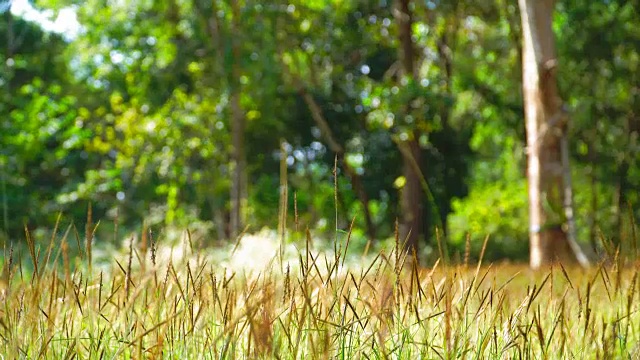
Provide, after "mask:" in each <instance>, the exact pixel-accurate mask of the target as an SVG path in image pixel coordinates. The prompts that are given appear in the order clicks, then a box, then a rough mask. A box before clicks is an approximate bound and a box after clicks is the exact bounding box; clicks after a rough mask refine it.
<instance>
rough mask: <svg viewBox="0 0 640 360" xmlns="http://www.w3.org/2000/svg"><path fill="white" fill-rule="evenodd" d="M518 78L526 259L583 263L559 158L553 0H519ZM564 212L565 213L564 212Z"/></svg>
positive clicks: (563, 123) (536, 263) (562, 130)
mask: <svg viewBox="0 0 640 360" xmlns="http://www.w3.org/2000/svg"><path fill="white" fill-rule="evenodd" d="M519 5H520V12H521V18H522V32H523V59H522V81H523V95H524V104H525V119H526V130H527V146H528V169H527V176H528V182H529V232H530V235H529V237H530V240H529V241H530V265H531V267H532V268H540V267H541V266H543V265H545V264H549V263H553V262H556V261H561V262H565V261H573V260H576V259H577V260H579V261H580V262H581V263H584V261H585V258H584V255H582V254H581V252H580V250H579V247H577V244H576V243H575V239H572V238H570V237H569V236H568V230H569V229H567V227H568V225H569V224H570V223H571V221H572V219H571V218H570V216H571V210H570V206H571V191H570V189H571V184H570V183H568V181H569V180H568V177H567V176H566V173H567V172H568V171H569V169H568V168H567V167H568V162H567V161H566V156H565V160H564V161H563V155H564V154H563V147H564V151H568V150H567V149H566V143H564V144H563V142H565V141H566V136H567V135H566V131H567V122H568V114H567V113H566V111H565V110H564V108H563V101H562V99H561V98H560V96H559V94H558V88H557V83H556V72H557V65H558V61H557V59H556V53H555V44H554V35H553V30H552V15H553V10H554V5H555V0H540V1H537V0H520V1H519ZM563 209H564V211H563ZM567 214H568V215H569V216H567Z"/></svg>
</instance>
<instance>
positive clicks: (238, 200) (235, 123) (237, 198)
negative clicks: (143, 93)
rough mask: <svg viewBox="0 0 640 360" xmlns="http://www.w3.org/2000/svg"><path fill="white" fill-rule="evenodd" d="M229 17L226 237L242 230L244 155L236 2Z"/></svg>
mask: <svg viewBox="0 0 640 360" xmlns="http://www.w3.org/2000/svg"><path fill="white" fill-rule="evenodd" d="M231 3H232V12H233V18H232V20H231V34H233V35H231V36H230V39H231V51H232V55H233V59H234V60H233V65H232V68H231V76H232V78H231V84H230V85H231V99H230V103H231V104H230V105H231V167H230V168H231V171H232V174H231V214H230V219H229V221H230V224H229V225H230V235H231V237H235V236H237V235H238V234H239V233H240V231H241V230H242V227H243V223H244V219H243V214H244V211H243V207H244V206H245V202H246V201H245V198H246V193H247V192H246V183H247V181H246V179H247V178H246V174H245V173H246V155H245V149H244V131H245V118H244V113H243V111H242V106H241V104H240V95H241V84H240V76H241V73H240V65H239V62H240V44H239V40H238V35H239V34H240V29H239V21H240V9H239V4H238V2H237V1H232V2H231Z"/></svg>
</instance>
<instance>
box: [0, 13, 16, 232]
mask: <svg viewBox="0 0 640 360" xmlns="http://www.w3.org/2000/svg"><path fill="white" fill-rule="evenodd" d="M4 16H5V21H6V22H7V44H6V49H5V64H4V66H6V67H7V69H6V71H5V79H6V85H5V91H6V95H5V98H4V101H6V102H7V104H9V106H11V96H12V91H13V90H12V86H11V85H12V81H13V74H14V72H13V66H14V65H13V63H12V61H13V60H11V61H9V59H12V58H13V52H14V50H15V49H14V46H15V44H14V40H15V36H14V32H13V14H11V3H9V8H8V9H7V10H6V12H5V15H4ZM8 168H9V164H3V168H2V169H0V170H1V172H2V174H1V175H0V176H1V177H2V179H0V184H1V185H2V229H3V231H4V232H5V233H6V235H7V236H8V234H9V201H8V199H7V178H8V176H7V174H8V173H9V171H8ZM0 235H1V234H0Z"/></svg>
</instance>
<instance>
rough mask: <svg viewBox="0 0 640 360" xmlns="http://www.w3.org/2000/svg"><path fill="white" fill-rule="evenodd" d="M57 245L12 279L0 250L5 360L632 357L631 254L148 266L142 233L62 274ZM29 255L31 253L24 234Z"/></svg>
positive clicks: (318, 257) (302, 257)
mask: <svg viewBox="0 0 640 360" xmlns="http://www.w3.org/2000/svg"><path fill="white" fill-rule="evenodd" d="M52 242H53V240H52ZM149 243H150V244H151V245H150V246H148V244H149ZM65 244H66V241H65V240H62V241H61V247H60V249H61V250H60V251H61V253H62V257H63V260H64V261H63V262H62V264H63V265H61V267H62V269H58V268H57V267H56V266H55V265H53V264H56V263H58V262H50V263H42V264H37V260H34V261H33V262H34V264H33V269H34V273H33V274H32V275H26V274H25V273H24V272H23V271H22V266H21V264H20V263H19V262H18V263H16V262H15V261H13V263H11V262H12V259H13V257H12V256H10V257H9V258H8V259H6V262H5V267H4V271H3V275H2V277H1V279H2V282H0V285H2V286H1V287H2V288H1V289H0V290H2V291H1V293H0V297H1V298H2V307H1V308H0V353H2V354H3V356H4V358H5V359H13V358H25V359H40V358H42V359H72V358H78V359H160V358H171V359H191V358H193V359H201V358H205V359H214V358H215V359H227V358H229V359H236V358H237V359H243V358H251V359H254V358H269V359H271V358H275V359H316V358H320V359H325V358H345V359H347V358H348V359H352V358H353V359H388V358H394V359H398V358H403V359H404V358H406V359H414V358H429V359H438V358H443V359H445V358H446V359H452V358H465V359H466V358H482V359H485V358H500V359H503V358H504V359H513V358H525V359H544V358H549V359H558V358H578V359H591V358H594V359H612V358H620V359H629V358H631V359H638V357H639V356H640V346H639V344H640V313H639V310H640V299H639V296H638V288H639V287H640V283H639V282H640V280H639V279H638V271H639V269H640V264H638V263H636V264H634V265H628V266H622V265H621V263H614V264H613V265H605V264H604V263H603V264H599V265H598V266H596V267H594V268H592V269H590V270H582V269H578V268H576V269H565V268H563V267H561V266H555V267H552V268H549V269H547V270H546V271H539V272H532V271H530V270H528V268H526V267H524V266H516V265H493V266H492V265H489V266H480V265H478V266H465V265H459V266H443V265H442V264H439V263H437V264H436V265H435V266H434V267H433V268H430V269H422V268H418V267H417V266H414V264H415V262H413V261H412V258H411V257H407V256H406V255H405V254H403V253H402V252H400V251H397V246H396V249H394V250H392V251H391V252H390V253H388V254H387V253H384V252H381V253H379V254H378V255H377V256H375V257H373V258H368V259H367V260H365V262H364V263H360V264H356V263H353V262H352V261H351V262H350V261H346V262H345V261H344V259H345V256H344V252H346V247H347V245H345V249H341V247H340V246H336V249H338V250H337V252H336V253H335V254H332V255H324V254H322V253H317V252H313V251H311V250H310V249H309V242H307V244H306V245H302V247H303V248H304V249H303V250H300V253H299V256H298V259H297V261H295V262H293V261H292V262H288V263H287V262H286V261H283V260H278V259H274V261H273V262H272V263H271V264H269V265H268V266H266V267H265V268H264V269H263V270H262V271H257V272H255V271H254V272H243V271H236V272H233V271H230V270H229V269H226V268H222V267H220V266H217V265H216V264H214V263H212V261H211V260H207V257H206V256H203V255H200V254H198V253H197V252H196V253H192V254H191V256H188V257H185V258H184V260H182V261H179V262H172V261H170V262H168V263H164V264H159V263H156V251H157V248H156V245H155V239H147V238H145V239H144V241H142V244H141V245H140V246H138V247H134V246H130V247H129V251H128V254H126V256H125V257H124V259H114V260H113V261H112V262H113V263H112V266H111V267H110V270H108V271H105V270H99V269H98V268H96V267H94V269H93V270H91V269H89V268H87V270H86V271H72V270H71V269H70V267H69V261H70V260H69V259H68V257H69V256H68V254H67V250H65V249H66V247H65ZM48 249H51V245H49V246H48ZM29 252H30V254H31V255H32V259H38V258H39V256H38V253H39V251H37V250H36V249H35V245H34V244H33V241H31V240H30V243H29ZM47 253H50V250H48V252H47ZM46 258H47V259H48V258H49V255H47V256H46ZM86 258H88V256H86V255H85V259H86ZM36 269H37V270H36Z"/></svg>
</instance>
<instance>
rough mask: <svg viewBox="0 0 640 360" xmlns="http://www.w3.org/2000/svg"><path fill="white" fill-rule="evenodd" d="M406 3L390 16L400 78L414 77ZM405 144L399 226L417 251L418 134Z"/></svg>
mask: <svg viewBox="0 0 640 360" xmlns="http://www.w3.org/2000/svg"><path fill="white" fill-rule="evenodd" d="M409 2H410V1H409V0H396V1H395V4H394V9H393V13H394V16H395V19H396V21H397V24H398V40H399V41H400V49H399V52H398V57H399V58H400V61H401V63H402V71H401V72H400V73H401V76H405V75H408V76H411V77H414V78H415V77H416V69H415V63H414V59H415V50H414V46H413V40H412V38H411V33H412V30H411V28H412V25H413V18H412V13H411V9H410V7H409ZM411 135H413V136H410V137H409V139H407V140H406V141H405V145H406V146H407V147H408V149H409V151H403V152H401V153H402V175H403V176H404V178H405V180H406V181H405V184H404V187H403V188H402V190H401V194H400V211H401V216H400V217H401V221H400V226H399V232H400V239H401V241H405V240H406V246H407V248H408V249H410V250H411V251H413V250H417V248H418V242H419V239H420V236H421V235H422V200H421V199H422V188H421V186H420V174H419V173H417V172H416V170H417V169H415V166H414V165H413V162H415V163H417V164H420V160H421V157H422V156H421V150H420V145H419V143H418V137H419V134H417V133H415V132H414V133H413V134H411Z"/></svg>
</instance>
